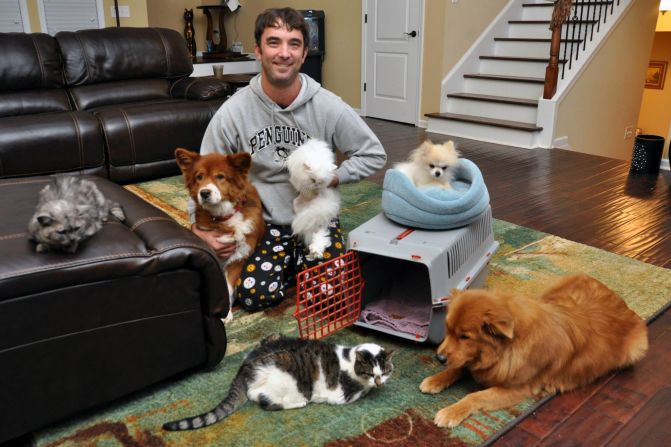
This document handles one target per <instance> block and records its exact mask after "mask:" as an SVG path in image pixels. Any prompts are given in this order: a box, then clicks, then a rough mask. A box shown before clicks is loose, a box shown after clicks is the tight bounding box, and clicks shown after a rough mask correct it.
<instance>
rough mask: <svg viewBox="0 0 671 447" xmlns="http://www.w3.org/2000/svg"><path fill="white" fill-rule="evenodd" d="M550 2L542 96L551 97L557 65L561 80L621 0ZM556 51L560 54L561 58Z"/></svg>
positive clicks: (556, 74)
mask: <svg viewBox="0 0 671 447" xmlns="http://www.w3.org/2000/svg"><path fill="white" fill-rule="evenodd" d="M553 3H554V5H553V6H554V8H553V10H552V19H551V21H550V30H551V31H552V39H551V41H550V59H549V63H548V66H547V68H546V69H545V85H544V86H543V99H551V98H552V97H553V96H554V95H555V93H556V92H557V82H558V80H559V76H560V73H559V67H560V65H561V77H562V79H564V75H565V73H566V72H567V71H570V70H571V66H572V64H573V62H577V61H578V58H579V57H580V54H581V52H583V51H585V49H586V48H587V41H588V40H589V41H590V42H591V41H592V39H593V38H594V35H595V34H598V33H599V31H600V29H601V25H602V24H605V23H606V22H607V20H608V18H609V16H612V15H613V11H614V8H615V5H617V6H618V7H619V6H620V0H577V1H573V0H554V1H553ZM609 10H610V11H609ZM562 33H563V34H564V36H563V38H562V37H561V35H562ZM581 47H582V48H581ZM562 52H563V53H562ZM559 53H562V54H561V58H560V54H559Z"/></svg>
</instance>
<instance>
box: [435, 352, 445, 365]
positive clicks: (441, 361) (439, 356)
mask: <svg viewBox="0 0 671 447" xmlns="http://www.w3.org/2000/svg"><path fill="white" fill-rule="evenodd" d="M436 359H437V360H438V361H439V362H440V363H445V362H447V357H445V356H444V355H443V354H436Z"/></svg>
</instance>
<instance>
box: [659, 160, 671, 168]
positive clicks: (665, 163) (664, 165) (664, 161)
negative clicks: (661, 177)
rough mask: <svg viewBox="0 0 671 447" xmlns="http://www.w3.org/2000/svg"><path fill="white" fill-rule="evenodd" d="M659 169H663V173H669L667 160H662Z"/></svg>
mask: <svg viewBox="0 0 671 447" xmlns="http://www.w3.org/2000/svg"><path fill="white" fill-rule="evenodd" d="M659 169H663V170H665V171H671V167H670V166H669V159H668V158H662V163H661V164H660V165H659Z"/></svg>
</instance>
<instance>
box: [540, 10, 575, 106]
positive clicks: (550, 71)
mask: <svg viewBox="0 0 671 447" xmlns="http://www.w3.org/2000/svg"><path fill="white" fill-rule="evenodd" d="M554 3H555V6H554V10H553V11H552V20H551V21H550V30H551V31H552V41H551V42H550V62H549V63H548V66H547V68H546V69H545V85H544V87H543V99H552V97H553V96H554V94H555V92H556V91H557V78H558V77H559V46H560V43H561V27H562V25H563V24H564V22H566V20H567V19H568V17H569V15H570V14H571V6H573V0H555V2H554Z"/></svg>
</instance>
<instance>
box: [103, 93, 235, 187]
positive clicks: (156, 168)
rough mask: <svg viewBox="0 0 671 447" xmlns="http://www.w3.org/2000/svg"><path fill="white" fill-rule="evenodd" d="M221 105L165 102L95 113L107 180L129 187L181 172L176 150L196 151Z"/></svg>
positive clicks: (217, 101)
mask: <svg viewBox="0 0 671 447" xmlns="http://www.w3.org/2000/svg"><path fill="white" fill-rule="evenodd" d="M223 101H224V100H223V99H222V100H212V101H190V100H179V99H174V100H167V101H149V102H146V103H139V104H138V103H131V104H119V105H115V106H109V107H102V108H100V109H93V112H94V113H95V115H96V116H97V117H98V119H99V121H100V123H101V126H102V129H103V132H104V136H105V142H106V147H107V159H108V163H109V172H110V178H111V179H112V180H114V181H116V182H119V183H129V182H134V181H139V180H142V179H146V178H156V177H165V176H169V175H175V174H177V173H179V169H178V168H177V163H176V162H175V156H174V153H175V149H176V148H178V147H183V148H187V149H190V150H194V151H198V150H200V143H201V140H202V138H203V134H204V133H205V129H206V128H207V125H208V124H209V122H210V119H211V118H212V115H214V113H215V112H216V111H217V109H218V108H219V106H220V105H221V104H222V103H223Z"/></svg>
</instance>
